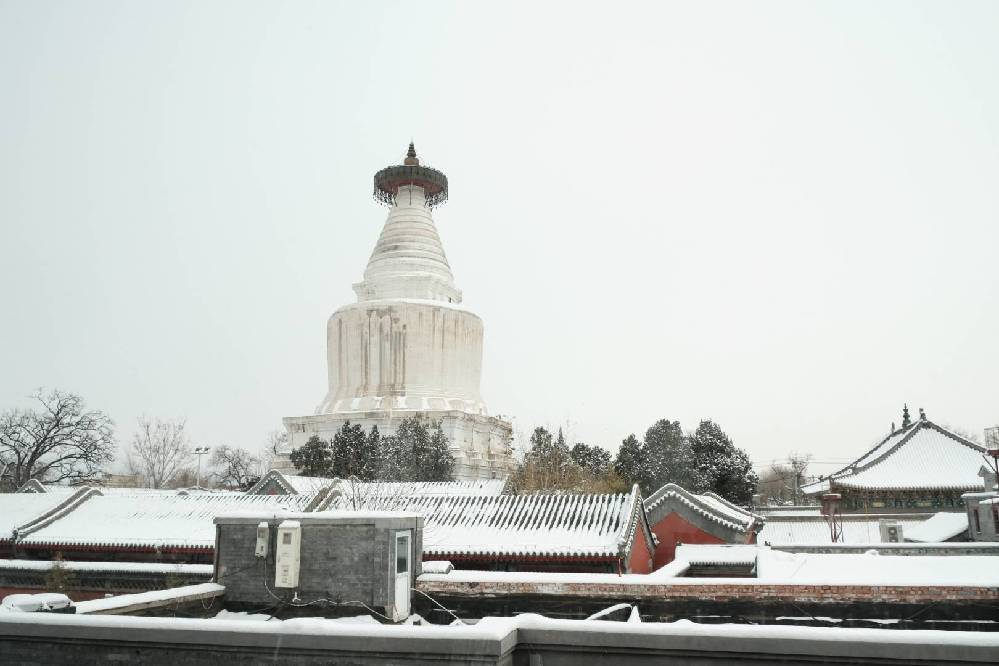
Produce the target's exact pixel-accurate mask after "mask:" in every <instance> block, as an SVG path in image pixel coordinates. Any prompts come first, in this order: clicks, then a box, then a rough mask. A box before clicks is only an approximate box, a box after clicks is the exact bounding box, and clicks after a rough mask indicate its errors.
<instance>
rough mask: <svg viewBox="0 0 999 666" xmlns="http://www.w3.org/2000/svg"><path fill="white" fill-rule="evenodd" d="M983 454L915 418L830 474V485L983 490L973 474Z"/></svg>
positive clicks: (951, 434)
mask: <svg viewBox="0 0 999 666" xmlns="http://www.w3.org/2000/svg"><path fill="white" fill-rule="evenodd" d="M889 444H890V446H889ZM984 451H985V449H984V448H983V447H981V446H978V445H977V444H975V443H974V442H970V441H968V440H966V439H964V438H963V437H961V436H960V435H956V434H954V433H952V432H950V431H947V430H944V429H943V428H941V427H940V426H938V425H936V424H934V423H931V422H930V421H926V420H920V421H917V422H916V424H915V425H913V426H912V427H911V428H909V429H908V430H906V431H904V433H903V434H902V435H901V436H899V434H898V433H896V434H894V435H893V436H892V437H889V439H888V440H886V441H885V442H884V443H882V444H880V445H878V446H877V447H875V450H873V451H871V452H869V453H868V454H865V455H864V456H862V457H861V458H859V459H858V461H857V463H856V464H854V465H851V466H849V467H848V468H846V469H845V470H842V471H841V472H838V473H836V474H833V475H831V481H832V485H833V487H834V488H835V487H837V486H838V487H842V488H854V489H870V490H875V489H876V490H921V489H934V490H976V489H980V488H983V487H984V486H983V484H982V479H981V477H979V476H978V470H979V469H980V468H981V466H982V453H984Z"/></svg>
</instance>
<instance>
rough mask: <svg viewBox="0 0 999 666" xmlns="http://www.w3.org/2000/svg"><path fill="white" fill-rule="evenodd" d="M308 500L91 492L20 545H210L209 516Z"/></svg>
mask: <svg viewBox="0 0 999 666" xmlns="http://www.w3.org/2000/svg"><path fill="white" fill-rule="evenodd" d="M30 496H31V495H24V497H30ZM311 499H312V498H311V496H308V495H276V496H267V495H244V494H242V493H239V494H234V493H192V494H188V495H163V494H151V493H142V494H136V495H127V494H114V495H108V496H102V495H97V494H95V495H94V496H91V497H89V498H88V499H87V500H86V501H84V502H81V503H80V504H79V505H77V506H76V507H73V508H71V509H69V510H67V511H65V512H64V513H63V514H62V515H60V516H58V517H57V518H56V519H55V520H54V521H52V522H51V523H50V524H48V525H45V526H44V527H41V528H40V529H37V530H34V531H31V532H30V533H28V534H27V535H25V536H23V538H21V539H20V543H22V544H24V545H29V546H30V545H46V546H90V547H107V546H116V547H132V548H135V547H146V548H200V549H205V548H214V547H215V525H214V523H213V522H212V519H213V518H214V517H215V516H216V515H218V514H222V513H230V512H234V511H256V510H270V511H279V510H285V511H300V510H302V509H303V508H304V506H305V505H306V504H307V503H308V502H309V500H311ZM4 505H6V501H5V502H4Z"/></svg>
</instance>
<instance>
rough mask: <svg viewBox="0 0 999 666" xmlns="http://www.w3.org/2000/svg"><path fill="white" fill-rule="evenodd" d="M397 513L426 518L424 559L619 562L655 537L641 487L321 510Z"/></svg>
mask: <svg viewBox="0 0 999 666" xmlns="http://www.w3.org/2000/svg"><path fill="white" fill-rule="evenodd" d="M345 509H347V510H349V509H365V510H396V511H412V512H416V513H419V514H421V515H422V516H423V519H424V531H423V552H424V554H425V556H431V555H432V556H434V557H460V556H462V555H465V556H492V557H503V556H509V557H623V556H625V555H626V554H627V553H628V552H630V550H631V547H632V545H633V543H634V540H635V534H636V531H637V530H638V529H642V530H643V531H644V532H645V535H646V542H647V543H652V540H653V539H654V537H653V535H652V533H651V531H650V530H649V529H648V524H647V522H646V521H645V514H644V509H643V507H642V499H641V495H640V493H639V491H638V487H637V486H635V487H633V488H632V491H631V492H630V493H626V494H613V495H590V494H577V493H565V494H532V495H499V496H497V495H493V496H483V495H465V496H458V495H445V496H440V495H438V496H426V495H425V496H413V497H402V496H398V495H396V496H391V495H382V496H367V497H360V498H358V497H356V496H353V497H352V496H347V495H337V496H333V497H330V498H328V500H327V502H326V503H325V504H324V505H322V506H320V508H319V510H322V511H326V510H345Z"/></svg>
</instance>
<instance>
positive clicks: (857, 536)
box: [756, 514, 927, 546]
mask: <svg viewBox="0 0 999 666" xmlns="http://www.w3.org/2000/svg"><path fill="white" fill-rule="evenodd" d="M882 519H889V520H892V521H893V522H897V523H898V524H899V525H901V526H902V534H903V536H906V537H907V536H909V530H910V529H913V528H915V527H916V526H918V525H922V524H923V523H924V522H926V520H927V516H926V515H925V514H922V515H920V514H911V515H905V516H898V515H894V516H888V515H880V516H879V515H877V514H845V515H843V541H842V543H844V544H868V543H871V544H875V543H881V528H880V521H881V520H882ZM756 540H757V541H758V542H759V543H770V544H773V545H775V546H784V545H804V544H826V543H832V540H831V538H830V536H829V523H828V522H826V519H825V518H824V517H822V516H815V517H798V516H796V517H786V518H785V517H784V516H779V515H776V516H769V517H768V518H767V522H766V524H765V525H764V526H763V529H762V530H761V531H760V533H759V535H757V537H756Z"/></svg>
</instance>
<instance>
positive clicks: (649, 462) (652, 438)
mask: <svg viewBox="0 0 999 666" xmlns="http://www.w3.org/2000/svg"><path fill="white" fill-rule="evenodd" d="M642 457H643V459H644V461H645V464H646V466H647V472H646V474H647V475H648V476H647V479H648V483H649V487H647V488H644V486H643V488H644V490H645V492H647V493H654V492H655V491H656V490H658V489H659V488H661V487H663V486H664V485H666V484H667V483H675V484H677V485H679V486H681V487H683V488H690V487H691V485H692V484H693V481H694V478H695V470H694V460H693V455H692V454H691V451H690V442H689V441H688V440H687V438H686V437H684V436H683V430H682V429H681V428H680V422H679V421H670V420H669V419H660V420H659V421H656V422H655V423H654V424H652V427H650V428H649V429H648V430H646V431H645V441H644V442H643V444H642Z"/></svg>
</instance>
